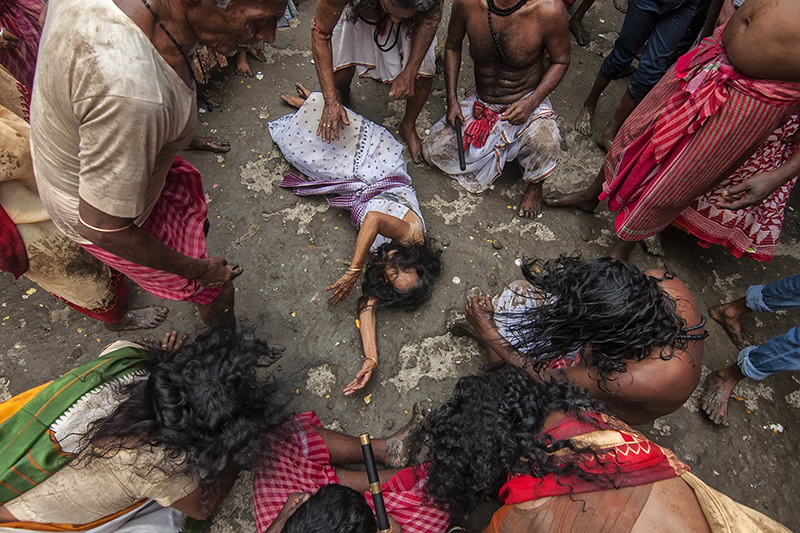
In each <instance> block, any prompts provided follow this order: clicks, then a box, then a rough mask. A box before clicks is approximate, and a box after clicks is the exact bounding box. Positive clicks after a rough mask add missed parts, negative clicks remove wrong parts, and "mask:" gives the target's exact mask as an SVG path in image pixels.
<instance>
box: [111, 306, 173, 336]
mask: <svg viewBox="0 0 800 533" xmlns="http://www.w3.org/2000/svg"><path fill="white" fill-rule="evenodd" d="M167 313H169V309H167V308H166V307H163V306H161V305H149V306H147V307H143V308H142V309H132V310H130V311H128V312H127V313H125V316H123V317H122V319H121V320H120V321H119V322H105V323H104V326H105V327H106V329H107V330H109V331H132V330H135V329H150V328H155V327H157V326H158V325H159V324H161V323H162V322H163V321H164V319H166V318H167Z"/></svg>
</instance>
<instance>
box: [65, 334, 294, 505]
mask: <svg viewBox="0 0 800 533" xmlns="http://www.w3.org/2000/svg"><path fill="white" fill-rule="evenodd" d="M149 352H150V356H151V359H150V361H149V362H148V364H147V365H146V366H147V367H148V370H149V374H148V375H147V378H146V379H139V380H134V381H132V382H130V383H127V384H123V385H110V386H114V387H116V389H115V390H114V391H113V392H114V396H115V398H117V399H120V400H121V402H120V404H119V405H118V407H117V408H116V409H114V411H113V412H112V413H111V414H110V415H109V416H107V417H105V418H101V419H99V420H97V421H95V422H94V423H93V424H91V425H90V427H89V430H88V432H87V433H86V434H85V435H84V436H83V439H82V440H83V442H82V446H83V452H82V453H81V455H80V457H79V460H78V464H80V463H81V462H83V463H86V462H89V461H93V460H95V459H97V458H100V457H109V456H113V455H114V454H116V453H118V452H119V451H120V450H123V449H139V448H144V447H148V446H154V447H159V448H160V449H162V450H164V452H165V457H166V459H167V463H168V464H166V465H157V466H156V467H155V468H158V469H160V470H162V471H164V472H165V473H167V474H169V475H173V474H174V475H180V474H183V475H187V476H191V477H194V478H197V479H200V480H201V481H200V488H201V489H202V491H203V492H202V493H203V494H207V493H208V491H210V490H213V488H214V487H216V485H217V482H218V478H219V474H220V473H221V472H222V471H223V469H224V468H225V467H226V465H229V464H231V462H234V463H235V464H236V465H238V466H241V467H242V468H248V467H251V466H254V465H255V461H256V460H257V458H259V457H260V456H261V454H262V453H264V452H265V449H264V447H265V446H264V442H265V435H266V433H267V431H268V430H269V429H270V428H272V427H273V426H275V425H276V424H278V423H279V422H281V421H282V420H283V419H284V418H285V415H284V413H283V412H282V410H281V409H280V408H278V407H276V406H275V405H273V403H272V396H273V390H272V389H273V388H272V386H271V385H269V384H268V383H266V382H264V381H263V380H261V379H259V378H258V377H257V376H256V366H257V362H258V359H259V358H260V357H262V356H264V355H267V354H269V353H270V349H269V346H268V345H267V343H266V342H264V341H262V340H258V339H253V338H249V337H248V336H245V335H242V334H237V333H235V332H231V331H227V330H226V331H222V332H210V333H207V334H204V335H201V336H199V337H198V338H197V339H196V340H195V341H194V342H191V343H187V344H185V345H183V346H182V347H181V348H180V349H179V350H178V351H176V352H174V353H172V352H167V351H165V350H163V349H161V348H155V347H154V348H152V349H150V350H149ZM147 474H148V473H147V472H142V473H141V475H145V476H146V475H147Z"/></svg>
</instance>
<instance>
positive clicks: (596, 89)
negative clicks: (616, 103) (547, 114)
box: [575, 72, 611, 137]
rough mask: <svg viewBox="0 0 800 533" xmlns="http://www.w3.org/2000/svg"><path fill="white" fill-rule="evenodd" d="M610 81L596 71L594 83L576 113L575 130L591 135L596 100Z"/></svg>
mask: <svg viewBox="0 0 800 533" xmlns="http://www.w3.org/2000/svg"><path fill="white" fill-rule="evenodd" d="M609 83H611V80H610V79H609V78H606V77H605V76H603V73H602V72H598V73H597V77H596V78H595V79H594V85H592V90H591V92H589V96H587V97H586V100H584V102H583V109H582V110H581V113H580V115H578V121H577V122H576V123H575V131H577V132H578V133H580V134H581V135H585V136H587V137H590V136H591V135H592V117H594V110H595V109H596V108H597V102H598V101H599V100H600V95H601V94H603V91H605V90H606V87H608V84H609Z"/></svg>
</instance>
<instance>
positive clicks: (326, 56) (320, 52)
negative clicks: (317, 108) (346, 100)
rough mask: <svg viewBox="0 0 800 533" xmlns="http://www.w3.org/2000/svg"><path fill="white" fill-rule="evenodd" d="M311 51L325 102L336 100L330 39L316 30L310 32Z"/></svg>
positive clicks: (337, 99) (337, 94)
mask: <svg viewBox="0 0 800 533" xmlns="http://www.w3.org/2000/svg"><path fill="white" fill-rule="evenodd" d="M311 53H312V55H313V56H314V67H315V68H316V69H317V78H318V79H319V86H320V91H321V92H322V96H323V98H325V101H326V102H338V101H339V93H338V92H337V91H336V83H335V82H334V79H333V47H332V46H331V40H330V39H328V38H326V37H325V36H323V35H320V34H319V33H317V32H316V31H313V30H312V32H311Z"/></svg>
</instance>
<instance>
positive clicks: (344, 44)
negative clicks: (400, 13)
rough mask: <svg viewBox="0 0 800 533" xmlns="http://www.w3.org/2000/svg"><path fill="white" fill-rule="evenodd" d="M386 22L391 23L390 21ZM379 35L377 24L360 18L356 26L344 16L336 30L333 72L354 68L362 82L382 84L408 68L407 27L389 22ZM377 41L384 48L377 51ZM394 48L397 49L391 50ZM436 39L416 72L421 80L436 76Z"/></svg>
mask: <svg viewBox="0 0 800 533" xmlns="http://www.w3.org/2000/svg"><path fill="white" fill-rule="evenodd" d="M386 20H389V19H388V18H387V19H386ZM385 26H386V27H385V28H384V29H383V32H384V33H383V35H378V24H372V23H369V22H366V21H364V20H363V19H361V18H359V19H357V20H356V21H355V22H350V21H349V20H347V12H345V13H344V14H343V15H342V17H341V18H340V19H339V22H338V23H337V24H336V27H335V28H334V29H333V36H332V37H331V47H332V49H333V70H334V71H336V70H340V69H343V68H347V67H351V66H355V67H356V74H358V76H359V77H361V78H373V79H376V80H379V81H383V82H390V81H392V80H394V79H395V78H396V77H397V76H398V75H399V74H400V73H401V72H402V71H403V69H404V68H406V65H407V64H408V59H409V57H411V35H409V33H408V31H406V26H405V24H404V23H402V22H401V23H400V24H399V25H398V24H392V23H391V21H389V22H388V23H387V24H386V25H385ZM376 39H377V41H378V42H379V43H381V45H382V46H383V47H384V48H389V47H391V48H390V49H389V50H387V51H385V52H384V51H383V50H381V49H380V48H378V44H377V43H376V42H375V41H376ZM393 44H394V46H392V45H393ZM435 48H436V38H435V37H434V39H433V42H432V43H431V45H430V47H429V48H428V51H427V52H425V58H424V59H423V60H422V64H421V65H420V67H419V71H418V72H417V75H418V76H424V77H428V78H430V77H432V76H433V75H434V74H436V52H435Z"/></svg>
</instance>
